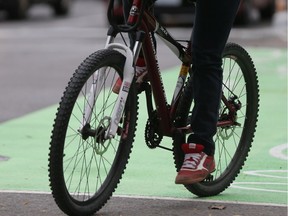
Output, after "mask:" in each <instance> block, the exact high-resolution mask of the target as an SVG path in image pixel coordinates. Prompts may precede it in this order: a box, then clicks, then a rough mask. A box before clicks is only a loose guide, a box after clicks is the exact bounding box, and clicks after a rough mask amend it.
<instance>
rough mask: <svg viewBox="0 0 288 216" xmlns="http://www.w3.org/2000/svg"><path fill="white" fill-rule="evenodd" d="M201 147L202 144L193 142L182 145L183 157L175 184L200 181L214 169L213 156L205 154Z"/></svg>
mask: <svg viewBox="0 0 288 216" xmlns="http://www.w3.org/2000/svg"><path fill="white" fill-rule="evenodd" d="M203 149H204V146H203V145H200V144H195V143H185V144H183V145H182V150H183V152H184V153H185V158H184V162H183V165H182V167H181V169H180V171H179V172H178V174H177V176H176V179H175V183H176V184H185V185H188V184H194V183H197V182H201V181H203V180H204V179H205V178H206V177H207V176H208V175H209V174H210V173H211V172H213V171H214V170H215V161H214V157H213V156H208V155H206V154H205V153H204V152H203Z"/></svg>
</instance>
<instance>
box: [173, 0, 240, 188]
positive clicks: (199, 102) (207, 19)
mask: <svg viewBox="0 0 288 216" xmlns="http://www.w3.org/2000/svg"><path fill="white" fill-rule="evenodd" d="M238 5H239V0H217V1H213V0H199V1H197V4H196V17H195V23H194V30H193V34H192V55H193V56H192V59H193V71H194V74H193V96H194V102H195V105H194V108H193V112H192V118H191V128H192V131H193V133H192V134H191V135H190V136H189V137H188V143H189V144H183V145H182V150H183V152H184V153H185V157H184V162H183V165H182V167H181V169H180V171H179V172H178V175H177V176H176V179H175V183H177V184H185V185H187V184H193V183H196V182H200V181H202V180H204V179H205V178H206V177H207V176H208V175H209V173H211V172H213V171H214V169H215V162H214V157H213V155H214V151H215V144H214V141H213V136H214V134H215V133H216V124H217V120H218V110H219V105H220V96H221V89H222V67H221V66H222V52H223V50H224V47H225V44H226V41H227V38H228V35H229V32H230V29H231V27H232V24H233V21H234V17H235V14H236V11H237V8H238ZM191 97H192V95H191Z"/></svg>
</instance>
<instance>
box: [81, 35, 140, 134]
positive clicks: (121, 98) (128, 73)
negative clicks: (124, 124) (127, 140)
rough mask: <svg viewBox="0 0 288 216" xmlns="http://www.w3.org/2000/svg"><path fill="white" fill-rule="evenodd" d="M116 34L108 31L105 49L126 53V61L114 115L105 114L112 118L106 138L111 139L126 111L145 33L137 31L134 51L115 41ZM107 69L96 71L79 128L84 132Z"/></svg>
mask: <svg viewBox="0 0 288 216" xmlns="http://www.w3.org/2000/svg"><path fill="white" fill-rule="evenodd" d="M115 36H116V34H109V32H108V37H107V42H106V46H105V49H112V50H119V51H121V53H122V54H123V55H125V57H126V58H125V59H126V61H125V65H124V69H123V79H122V84H121V88H120V91H119V94H118V97H117V101H116V103H115V106H114V109H113V111H112V115H111V117H108V116H105V118H108V119H109V120H110V124H109V126H108V127H107V130H106V132H105V136H104V139H110V138H113V137H114V136H115V135H116V132H117V129H118V124H119V122H120V119H121V117H122V115H123V112H124V108H125V104H126V101H127V97H128V93H129V90H130V86H131V83H132V81H133V78H134V75H135V62H136V60H137V58H138V56H139V53H140V50H141V47H142V40H143V36H144V33H143V32H137V33H136V41H135V44H134V47H133V51H132V50H131V49H130V48H129V47H128V46H126V45H123V44H120V43H114V39H115ZM105 71H106V68H101V69H99V70H97V71H95V73H94V79H93V83H92V86H91V88H90V92H89V97H88V100H87V103H86V105H85V111H84V114H83V119H82V122H81V126H80V128H79V131H80V132H82V131H83V130H84V127H85V126H86V125H89V123H90V120H91V116H92V110H93V109H94V106H95V102H96V100H97V97H98V95H99V93H100V90H101V87H103V85H104V80H105V79H104V78H105Z"/></svg>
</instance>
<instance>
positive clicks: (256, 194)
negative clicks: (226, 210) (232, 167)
mask: <svg viewBox="0 0 288 216" xmlns="http://www.w3.org/2000/svg"><path fill="white" fill-rule="evenodd" d="M248 52H249V53H250V54H251V56H252V58H253V59H254V61H255V65H256V68H257V71H258V76H259V84H260V113H259V122H258V128H257V133H256V137H255V141H254V143H253V147H252V149H251V152H250V155H249V158H248V160H247V162H246V165H245V167H244V168H243V170H242V171H241V173H240V175H239V177H238V178H237V179H236V181H235V182H234V183H233V185H232V186H231V187H230V188H229V189H227V190H226V191H225V192H223V193H222V194H221V195H219V196H215V197H209V198H207V199H206V200H213V201H216V200H217V201H237V202H253V203H269V204H277V205H279V204H280V205H285V204H287V159H288V158H287V157H288V156H287V148H288V144H287V62H286V60H287V49H279V48H277V49H276V48H275V49H274V48H267V49H261V48H248ZM177 70H178V68H171V69H169V70H167V71H166V73H164V74H163V79H164V83H165V81H166V83H168V84H170V83H169V82H167V81H168V80H174V79H175V75H176V76H177V74H178V72H177ZM168 89H169V88H168ZM170 89H171V88H170ZM171 94H172V92H170V93H168V94H167V95H171ZM143 99H144V98H141V101H140V107H144V108H145V103H144V100H143ZM56 108H57V105H53V106H50V107H47V108H45V109H42V110H39V111H37V112H33V113H30V114H28V115H25V116H23V117H20V118H17V119H13V120H10V121H7V122H4V123H2V124H1V125H0V137H1V141H0V155H1V159H0V173H1V181H0V189H1V190H2V191H6V192H7V191H33V192H45V193H47V192H49V191H50V190H49V187H48V185H49V183H48V177H47V175H48V172H47V164H48V156H47V155H48V148H49V141H50V131H51V129H52V124H53V119H54V115H55V112H56ZM139 113H140V114H139V121H138V125H139V126H138V129H137V135H136V139H135V143H134V148H133V151H132V154H131V159H130V161H129V164H128V166H127V169H126V172H125V174H124V177H123V179H122V181H121V182H120V185H119V187H118V189H117V190H116V193H115V194H116V195H125V196H145V197H146V196H147V197H166V198H167V197H169V198H181V199H192V200H194V199H195V200H199V199H198V198H197V197H195V196H194V195H193V194H191V193H189V192H188V191H187V190H186V189H185V188H184V187H183V186H181V185H180V186H179V185H175V184H174V178H175V175H176V171H175V168H174V163H173V159H172V153H171V152H168V151H164V150H160V149H156V150H150V149H148V148H147V147H146V146H145V143H144V142H143V140H144V139H143V131H144V127H145V123H146V120H147V116H146V115H145V110H144V109H143V108H142V109H140V111H139ZM162 143H163V144H164V145H165V146H167V147H169V146H171V143H172V141H171V139H168V138H166V139H165V138H164V140H163V142H162Z"/></svg>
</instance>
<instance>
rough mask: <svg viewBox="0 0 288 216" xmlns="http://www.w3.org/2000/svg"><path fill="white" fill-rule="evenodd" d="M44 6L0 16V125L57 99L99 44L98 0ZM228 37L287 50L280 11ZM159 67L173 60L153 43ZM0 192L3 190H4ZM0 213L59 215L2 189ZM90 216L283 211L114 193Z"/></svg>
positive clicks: (180, 33) (37, 200)
mask: <svg viewBox="0 0 288 216" xmlns="http://www.w3.org/2000/svg"><path fill="white" fill-rule="evenodd" d="M51 13H52V11H50V9H49V8H48V7H45V6H44V5H38V6H35V7H33V8H32V9H31V10H30V12H29V17H28V19H27V20H24V21H9V20H6V19H5V17H4V16H3V15H2V14H1V16H0V65H1V69H0V70H1V72H0V92H1V106H0V113H1V115H0V122H2V123H3V122H5V121H8V120H11V119H13V118H17V117H20V116H23V115H25V114H27V113H30V112H33V111H36V110H39V109H41V108H43V107H47V106H49V105H52V104H56V103H58V102H59V99H60V97H61V95H62V92H63V89H64V87H65V85H66V83H67V81H68V80H69V78H70V76H71V75H72V73H73V72H74V70H75V69H76V68H77V66H78V65H79V64H80V62H81V61H82V60H83V59H84V58H85V57H86V56H88V55H89V54H90V53H92V52H94V51H96V50H98V49H100V48H103V46H104V43H105V38H106V36H105V35H106V31H107V22H106V21H105V17H106V10H105V5H104V3H103V2H100V1H93V0H81V1H79V0H78V1H75V3H74V7H73V10H72V13H71V15H70V16H69V17H62V18H55V17H53V16H52V15H51ZM170 30H171V33H172V35H174V36H175V37H176V38H181V39H182V38H188V37H189V36H190V31H191V30H190V29H189V28H181V29H178V28H170ZM230 40H231V41H233V42H237V43H240V44H241V45H243V46H250V47H281V48H283V47H284V48H285V47H287V14H286V13H285V12H281V13H278V14H276V16H275V19H274V21H273V23H272V24H268V23H261V22H256V23H254V24H253V25H252V26H249V27H248V28H242V27H238V28H234V29H233V30H232V32H231V37H230ZM158 53H159V62H160V67H162V68H163V69H165V68H169V67H171V66H175V65H177V63H179V62H178V60H177V59H175V58H172V57H173V55H172V54H170V53H169V52H167V50H165V49H164V46H163V44H161V43H159V44H158ZM3 189H4V188H3ZM0 215H3V216H4V215H5V216H16V215H19V216H22V215H25V216H26V215H43V216H44V215H49V216H54V215H55V216H56V215H63V213H62V212H61V211H60V210H59V209H58V208H57V206H56V204H55V203H54V201H53V198H52V197H51V195H50V194H35V193H29V192H28V193H18V192H13V193H11V192H1V193H0ZM96 215H103V216H104V215H109V216H110V215H115V216H116V215H117V216H120V215H123V216H129V215H159V216H161V215H207V216H210V215H211V216H217V215H231V216H236V215H239V216H240V215H241V216H243V215H249V216H250V215H263V216H269V215H271V216H272V215H273V216H276V215H277V216H284V215H287V208H286V207H284V206H280V205H279V206H278V205H269V204H264V205H262V204H251V203H250V204H249V203H229V202H222V203H221V202H208V201H203V200H199V201H197V200H196V201H195V200H193V201H191V200H184V199H183V200H182V199H162V198H147V197H136V198H135V197H113V198H112V199H111V200H110V201H109V202H108V204H107V205H106V206H105V207H104V208H103V209H102V210H101V211H100V212H99V213H98V214H96Z"/></svg>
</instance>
